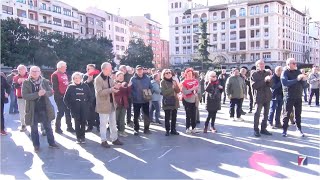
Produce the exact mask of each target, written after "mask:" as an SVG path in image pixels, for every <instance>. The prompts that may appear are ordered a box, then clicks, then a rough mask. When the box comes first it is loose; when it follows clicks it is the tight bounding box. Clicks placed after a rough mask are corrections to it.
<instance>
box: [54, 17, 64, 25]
mask: <svg viewBox="0 0 320 180" xmlns="http://www.w3.org/2000/svg"><path fill="white" fill-rule="evenodd" d="M53 24H54V25H57V26H62V24H61V19H58V18H53Z"/></svg>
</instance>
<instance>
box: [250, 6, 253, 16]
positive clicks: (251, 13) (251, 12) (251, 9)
mask: <svg viewBox="0 0 320 180" xmlns="http://www.w3.org/2000/svg"><path fill="white" fill-rule="evenodd" d="M250 15H254V7H251V8H250Z"/></svg>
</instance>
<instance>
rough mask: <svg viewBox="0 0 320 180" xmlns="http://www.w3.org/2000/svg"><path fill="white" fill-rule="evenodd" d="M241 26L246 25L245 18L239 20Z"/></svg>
mask: <svg viewBox="0 0 320 180" xmlns="http://www.w3.org/2000/svg"><path fill="white" fill-rule="evenodd" d="M239 26H240V28H243V27H246V20H245V19H240V20H239Z"/></svg>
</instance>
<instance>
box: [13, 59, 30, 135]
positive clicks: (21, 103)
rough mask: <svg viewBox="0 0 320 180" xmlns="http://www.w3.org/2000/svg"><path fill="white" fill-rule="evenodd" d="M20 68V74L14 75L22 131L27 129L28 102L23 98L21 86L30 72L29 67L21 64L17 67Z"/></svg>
mask: <svg viewBox="0 0 320 180" xmlns="http://www.w3.org/2000/svg"><path fill="white" fill-rule="evenodd" d="M17 70H18V75H16V76H14V77H13V87H14V88H15V90H16V96H17V101H18V109H19V115H20V122H21V129H20V131H21V132H23V131H26V123H25V111H24V110H25V107H26V102H25V100H24V99H22V94H21V88H22V83H23V82H24V81H25V80H26V79H27V78H28V73H27V67H26V66H24V65H22V64H20V65H19V66H18V67H17Z"/></svg>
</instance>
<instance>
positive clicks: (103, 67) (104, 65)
mask: <svg viewBox="0 0 320 180" xmlns="http://www.w3.org/2000/svg"><path fill="white" fill-rule="evenodd" d="M107 66H112V65H111V64H110V63H108V62H104V63H102V64H101V69H105V68H106V67H107Z"/></svg>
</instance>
